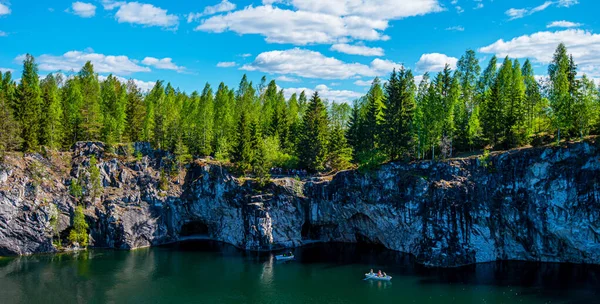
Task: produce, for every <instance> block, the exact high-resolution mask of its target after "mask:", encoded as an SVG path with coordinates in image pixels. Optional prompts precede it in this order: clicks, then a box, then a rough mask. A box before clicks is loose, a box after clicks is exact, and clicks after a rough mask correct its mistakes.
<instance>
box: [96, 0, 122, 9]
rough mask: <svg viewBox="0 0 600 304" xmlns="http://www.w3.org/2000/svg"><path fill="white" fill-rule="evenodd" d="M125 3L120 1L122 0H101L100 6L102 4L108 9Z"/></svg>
mask: <svg viewBox="0 0 600 304" xmlns="http://www.w3.org/2000/svg"><path fill="white" fill-rule="evenodd" d="M125 3H126V2H122V1H113V0H102V6H104V9H105V10H109V11H110V10H112V9H114V8H116V7H119V6H121V5H123V4H125Z"/></svg>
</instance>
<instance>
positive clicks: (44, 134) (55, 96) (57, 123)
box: [40, 74, 64, 149]
mask: <svg viewBox="0 0 600 304" xmlns="http://www.w3.org/2000/svg"><path fill="white" fill-rule="evenodd" d="M40 87H41V91H42V100H43V105H42V113H43V115H42V117H41V129H40V144H42V145H45V146H48V147H50V148H52V149H58V148H60V147H61V146H62V142H63V128H62V122H63V120H64V119H63V108H62V102H61V98H60V92H59V89H58V84H57V81H56V79H55V78H54V76H53V75H52V74H49V75H48V76H46V78H45V79H44V80H42V83H41V86H40Z"/></svg>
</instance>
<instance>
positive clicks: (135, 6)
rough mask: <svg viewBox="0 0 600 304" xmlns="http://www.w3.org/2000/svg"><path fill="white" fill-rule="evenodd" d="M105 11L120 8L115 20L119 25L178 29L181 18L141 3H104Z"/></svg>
mask: <svg viewBox="0 0 600 304" xmlns="http://www.w3.org/2000/svg"><path fill="white" fill-rule="evenodd" d="M103 3H106V4H104V8H105V9H114V8H116V7H118V8H119V10H117V12H116V14H115V18H116V19H117V21H118V22H119V23H132V24H141V25H144V26H160V27H163V28H171V29H174V28H177V26H178V25H179V17H177V16H176V15H170V14H168V13H167V10H165V9H162V8H160V7H156V6H154V5H152V4H145V3H139V2H129V3H125V2H112V1H109V2H103Z"/></svg>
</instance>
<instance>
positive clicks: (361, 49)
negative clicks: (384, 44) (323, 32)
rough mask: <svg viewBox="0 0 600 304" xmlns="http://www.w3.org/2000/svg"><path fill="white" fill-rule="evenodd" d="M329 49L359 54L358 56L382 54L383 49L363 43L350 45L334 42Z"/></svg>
mask: <svg viewBox="0 0 600 304" xmlns="http://www.w3.org/2000/svg"><path fill="white" fill-rule="evenodd" d="M330 50H332V51H336V52H340V53H345V54H350V55H360V56H383V55H384V51H383V49H382V48H379V47H368V46H364V45H350V44H345V43H341V44H334V45H332V46H331V48H330Z"/></svg>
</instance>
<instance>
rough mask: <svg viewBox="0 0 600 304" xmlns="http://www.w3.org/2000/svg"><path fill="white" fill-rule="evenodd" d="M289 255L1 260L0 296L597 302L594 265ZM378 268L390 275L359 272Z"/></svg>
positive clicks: (185, 250) (336, 251) (189, 250)
mask: <svg viewBox="0 0 600 304" xmlns="http://www.w3.org/2000/svg"><path fill="white" fill-rule="evenodd" d="M295 253H296V256H297V258H298V260H297V261H295V262H289V263H277V262H275V261H274V259H273V257H272V256H271V255H270V254H256V253H246V252H243V251H240V250H237V249H235V248H233V247H231V246H227V245H223V244H219V243H215V242H201V243H185V244H179V245H173V246H168V247H161V248H152V249H145V250H138V251H134V252H124V251H108V250H107V251H104V250H94V251H88V252H85V253H79V254H74V255H72V254H62V255H41V256H32V257H22V258H2V259H0V303H60V304H67V303H361V304H364V303H600V269H599V268H598V267H590V266H573V265H558V264H532V263H519V262H512V263H491V264H481V265H476V266H469V267H465V268H460V269H454V270H440V269H427V268H424V267H422V266H418V265H416V264H415V263H413V261H411V259H410V258H409V257H407V256H406V255H402V254H398V253H395V252H390V251H387V250H383V249H378V248H372V247H363V246H356V245H315V246H312V247H307V248H301V249H296V250H295ZM369 268H374V269H375V270H377V269H379V268H381V269H383V270H385V271H386V272H387V273H388V274H389V275H392V276H393V277H394V278H393V280H392V282H391V283H380V282H379V283H378V282H370V281H363V280H362V278H363V274H364V273H365V272H366V271H368V270H369Z"/></svg>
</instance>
